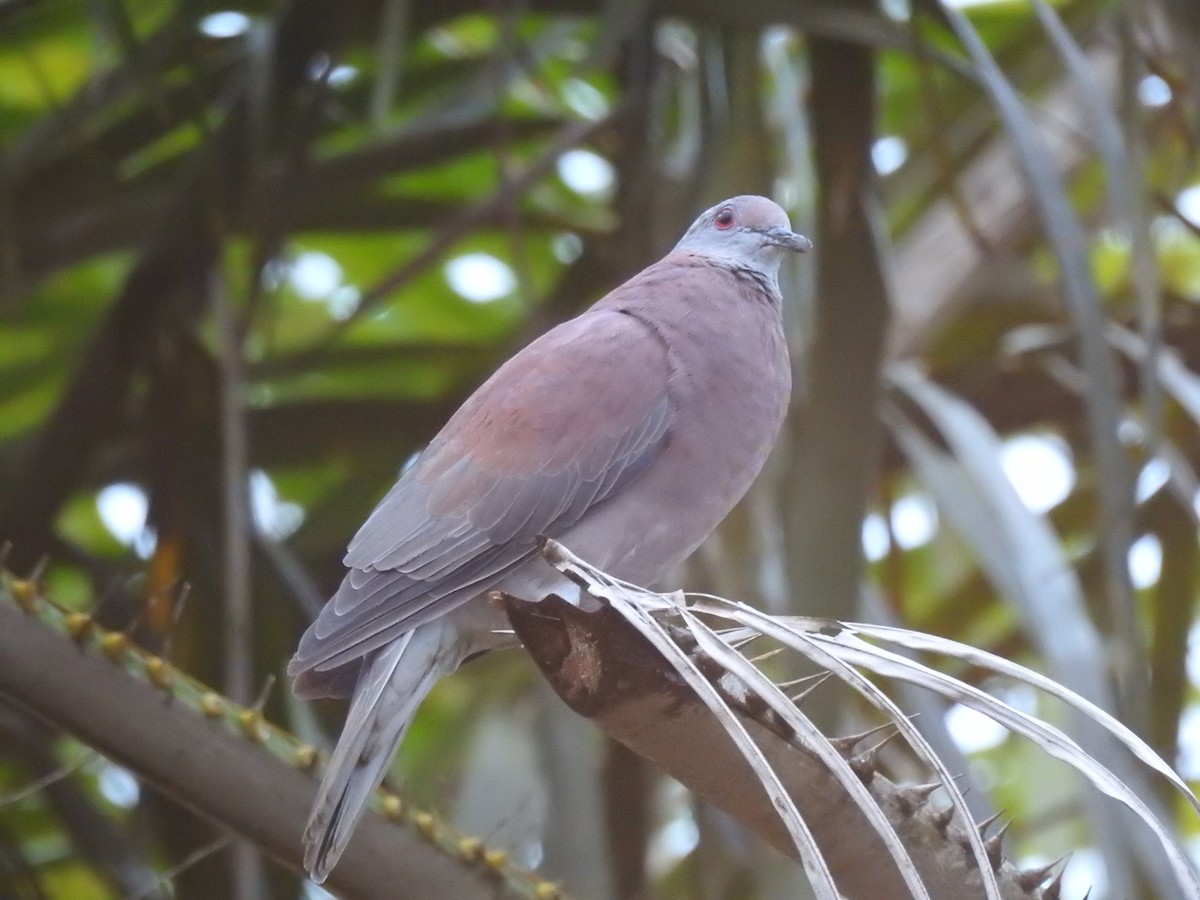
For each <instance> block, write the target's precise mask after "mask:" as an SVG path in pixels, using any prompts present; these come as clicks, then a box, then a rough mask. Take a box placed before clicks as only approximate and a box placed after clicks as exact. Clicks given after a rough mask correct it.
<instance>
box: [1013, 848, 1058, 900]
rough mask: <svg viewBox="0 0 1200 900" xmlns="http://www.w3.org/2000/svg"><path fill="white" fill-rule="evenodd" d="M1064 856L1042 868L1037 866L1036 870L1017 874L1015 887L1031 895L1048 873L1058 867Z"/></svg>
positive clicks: (1047, 876) (1048, 875)
mask: <svg viewBox="0 0 1200 900" xmlns="http://www.w3.org/2000/svg"><path fill="white" fill-rule="evenodd" d="M1064 859H1066V857H1065V856H1060V857H1059V858H1058V859H1056V860H1054V862H1052V863H1047V864H1046V865H1044V866H1038V868H1036V869H1027V870H1026V871H1024V872H1018V873H1017V885H1018V886H1019V887H1020V888H1021V890H1023V891H1025V892H1026V893H1031V892H1032V891H1033V889H1034V888H1036V887H1037V886H1038V885H1040V884H1041V883H1042V882H1043V881H1045V880H1046V879H1047V878H1049V877H1050V873H1051V872H1053V871H1054V868H1055V867H1056V866H1057V865H1059V863H1061V862H1062V861H1063V860H1064Z"/></svg>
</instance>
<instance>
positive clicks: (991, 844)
mask: <svg viewBox="0 0 1200 900" xmlns="http://www.w3.org/2000/svg"><path fill="white" fill-rule="evenodd" d="M1011 825H1012V822H1011V821H1009V822H1005V823H1004V825H1003V827H1002V828H1001V829H1000V830H999V831H997V832H996V833H995V834H993V835H992V836H991V837H990V838H988V839H987V840H986V841H984V842H983V849H984V850H986V851H987V858H988V862H989V863H991V864H992V871H993V872H999V871H1000V864H1001V863H1003V862H1004V834H1005V832H1007V831H1008V829H1009V827H1010V826H1011Z"/></svg>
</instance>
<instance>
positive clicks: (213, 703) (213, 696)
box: [200, 691, 225, 719]
mask: <svg viewBox="0 0 1200 900" xmlns="http://www.w3.org/2000/svg"><path fill="white" fill-rule="evenodd" d="M200 712H202V713H204V715H205V716H206V717H207V718H209V719H219V718H221V716H222V715H224V713H225V703H224V701H223V700H222V699H221V695H220V694H217V693H214V692H213V691H205V692H204V693H203V694H202V695H201V696H200Z"/></svg>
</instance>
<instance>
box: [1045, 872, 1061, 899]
mask: <svg viewBox="0 0 1200 900" xmlns="http://www.w3.org/2000/svg"><path fill="white" fill-rule="evenodd" d="M1065 871H1066V869H1065V868H1064V869H1063V870H1062V871H1061V872H1059V873H1058V874H1057V875H1055V876H1054V880H1053V881H1051V882H1050V883H1049V884H1048V885H1046V887H1045V888H1043V889H1042V900H1062V880H1063V872H1065Z"/></svg>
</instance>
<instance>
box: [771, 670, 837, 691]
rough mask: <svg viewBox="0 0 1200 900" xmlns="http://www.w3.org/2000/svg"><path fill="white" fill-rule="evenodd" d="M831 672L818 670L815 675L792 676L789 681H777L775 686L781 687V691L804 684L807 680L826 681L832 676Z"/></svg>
mask: <svg viewBox="0 0 1200 900" xmlns="http://www.w3.org/2000/svg"><path fill="white" fill-rule="evenodd" d="M830 674H832V673H830V672H817V673H815V674H813V675H801V676H800V677H799V678H791V679H789V680H787V681H777V682H775V687H777V688H779V689H780V690H781V691H786V690H787V689H788V688H793V687H795V686H796V685H798V684H804V682H806V681H817V682H820V681H824V680H825V679H826V678H828V677H829V676H830Z"/></svg>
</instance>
